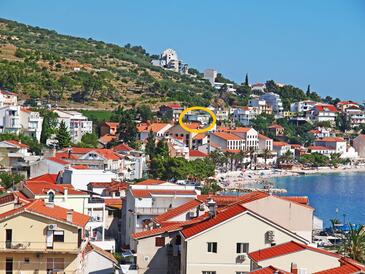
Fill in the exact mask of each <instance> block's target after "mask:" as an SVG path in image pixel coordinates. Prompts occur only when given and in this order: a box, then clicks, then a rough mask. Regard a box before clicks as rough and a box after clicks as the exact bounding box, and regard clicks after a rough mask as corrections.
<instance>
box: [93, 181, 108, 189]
mask: <svg viewBox="0 0 365 274" xmlns="http://www.w3.org/2000/svg"><path fill="white" fill-rule="evenodd" d="M110 184H111V182H90V183H88V184H87V185H88V186H89V185H90V186H92V187H94V188H98V187H102V188H105V187H108V186H110Z"/></svg>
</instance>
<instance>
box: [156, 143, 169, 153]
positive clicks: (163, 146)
mask: <svg viewBox="0 0 365 274" xmlns="http://www.w3.org/2000/svg"><path fill="white" fill-rule="evenodd" d="M155 154H156V155H158V156H164V157H167V156H169V147H168V145H167V143H166V142H165V140H163V139H162V140H159V141H158V143H157V146H156V152H155Z"/></svg>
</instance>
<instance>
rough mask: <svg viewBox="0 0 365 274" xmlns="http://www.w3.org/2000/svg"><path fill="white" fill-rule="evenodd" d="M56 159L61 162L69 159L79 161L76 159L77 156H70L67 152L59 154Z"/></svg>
mask: <svg viewBox="0 0 365 274" xmlns="http://www.w3.org/2000/svg"><path fill="white" fill-rule="evenodd" d="M55 158H58V159H61V160H67V159H78V157H76V155H74V154H72V153H71V154H69V153H67V152H57V153H56V155H55Z"/></svg>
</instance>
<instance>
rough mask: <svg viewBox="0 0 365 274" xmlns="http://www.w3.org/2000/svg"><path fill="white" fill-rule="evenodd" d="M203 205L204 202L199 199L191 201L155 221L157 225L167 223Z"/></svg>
mask: <svg viewBox="0 0 365 274" xmlns="http://www.w3.org/2000/svg"><path fill="white" fill-rule="evenodd" d="M201 204H202V201H200V200H198V199H194V200H191V201H189V202H187V203H185V204H182V205H181V206H178V207H176V208H172V209H170V210H168V211H166V212H165V213H163V214H161V215H159V216H157V217H155V218H154V220H155V222H156V223H161V222H165V221H167V220H170V219H172V218H174V217H177V216H179V215H181V214H184V213H186V212H188V211H190V210H192V209H194V208H197V207H198V206H199V205H201Z"/></svg>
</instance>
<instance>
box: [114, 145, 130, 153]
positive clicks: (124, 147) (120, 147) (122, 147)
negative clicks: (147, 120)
mask: <svg viewBox="0 0 365 274" xmlns="http://www.w3.org/2000/svg"><path fill="white" fill-rule="evenodd" d="M112 150H114V151H131V150H133V148H131V147H130V146H128V145H126V144H118V145H116V146H114V147H112Z"/></svg>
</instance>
